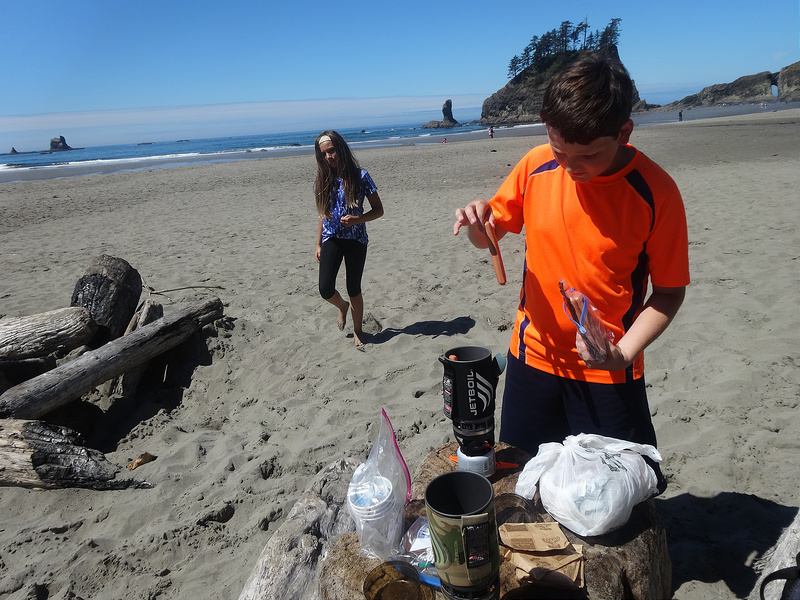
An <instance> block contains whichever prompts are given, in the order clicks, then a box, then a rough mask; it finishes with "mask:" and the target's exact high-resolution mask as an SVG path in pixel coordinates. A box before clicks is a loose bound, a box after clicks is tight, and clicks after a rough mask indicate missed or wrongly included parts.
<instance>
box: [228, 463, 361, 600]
mask: <svg viewBox="0 0 800 600" xmlns="http://www.w3.org/2000/svg"><path fill="white" fill-rule="evenodd" d="M357 466H358V461H356V460H355V459H352V458H343V459H340V460H337V461H334V462H332V463H331V464H330V465H328V466H327V467H326V468H325V469H323V470H322V471H320V472H319V473H318V474H317V476H316V477H315V478H314V480H313V481H312V482H311V483H310V484H309V486H308V488H307V489H306V491H305V493H304V494H303V495H302V496H301V497H300V499H299V500H298V501H297V502H296V503H295V505H294V506H293V507H292V510H291V512H289V515H288V516H287V517H286V521H284V522H283V524H282V525H281V526H280V527H279V528H278V530H277V531H276V532H275V533H274V535H273V536H272V537H271V538H270V539H269V541H267V544H266V546H264V550H263V551H262V552H261V555H260V556H259V557H258V561H256V565H255V567H254V568H253V571H252V572H251V574H250V577H249V578H248V579H247V582H245V585H244V588H243V589H242V593H241V594H240V595H239V600H261V599H262V598H281V600H319V599H320V595H319V589H318V587H317V584H316V581H317V574H318V571H319V569H320V566H321V564H322V562H323V561H324V559H325V557H326V555H327V551H328V547H329V546H330V545H331V544H332V543H333V541H334V540H336V539H337V538H338V537H339V536H340V535H342V534H343V533H346V532H348V531H352V530H353V529H354V527H355V526H354V525H353V519H352V518H351V517H350V513H348V512H347V502H346V498H347V486H348V484H349V483H350V479H351V478H352V476H353V472H354V471H355V469H356V467H357ZM354 597H355V596H354Z"/></svg>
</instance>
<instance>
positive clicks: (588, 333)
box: [558, 279, 614, 362]
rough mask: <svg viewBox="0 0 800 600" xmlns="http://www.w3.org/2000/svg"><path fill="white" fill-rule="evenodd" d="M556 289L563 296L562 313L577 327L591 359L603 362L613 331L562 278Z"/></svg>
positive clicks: (582, 295) (591, 306)
mask: <svg viewBox="0 0 800 600" xmlns="http://www.w3.org/2000/svg"><path fill="white" fill-rule="evenodd" d="M558 289H559V290H561V296H562V297H563V298H564V313H565V314H566V315H567V316H568V317H569V320H570V321H572V322H573V323H574V324H575V327H577V328H578V333H580V335H581V337H582V338H583V341H584V343H585V344H586V347H587V348H588V349H589V353H590V354H591V355H592V360H594V361H595V362H603V361H604V360H605V359H606V356H607V345H608V344H613V343H614V333H613V332H611V331H609V330H608V329H607V328H606V326H605V325H603V321H602V319H601V318H600V313H599V311H598V310H597V308H595V306H594V304H592V301H591V300H589V299H588V298H587V297H586V296H585V295H584V294H583V293H581V292H579V291H578V290H576V289H575V288H574V287H571V286H569V285H568V284H567V282H566V281H564V280H563V279H562V280H561V281H559V282H558Z"/></svg>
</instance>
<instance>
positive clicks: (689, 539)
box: [655, 492, 798, 598]
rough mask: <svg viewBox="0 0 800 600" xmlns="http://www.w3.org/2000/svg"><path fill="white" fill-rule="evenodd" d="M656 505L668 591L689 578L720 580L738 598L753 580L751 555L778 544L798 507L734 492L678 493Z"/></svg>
mask: <svg viewBox="0 0 800 600" xmlns="http://www.w3.org/2000/svg"><path fill="white" fill-rule="evenodd" d="M655 503H656V507H657V509H658V513H659V515H660V517H661V520H662V522H663V524H664V527H665V528H666V530H667V544H668V545H669V554H670V558H671V559H672V589H673V590H677V589H678V588H679V587H680V586H681V585H683V584H684V583H687V582H689V581H702V582H705V583H713V582H716V581H723V582H724V583H725V584H726V585H727V586H728V588H729V589H730V590H731V591H732V592H733V593H734V594H736V597H737V598H744V597H746V596H747V595H748V594H749V593H750V591H751V590H752V589H753V587H754V586H755V584H756V581H757V579H758V573H756V571H755V570H754V569H753V566H752V562H753V559H754V558H758V557H760V556H761V555H763V554H764V552H766V551H767V550H769V549H770V548H772V547H773V546H774V545H775V544H776V543H777V541H778V538H780V536H781V533H782V532H783V530H784V528H786V527H788V526H789V525H790V524H791V523H792V520H793V519H794V516H795V514H797V511H798V509H797V508H796V507H791V506H783V505H781V504H777V503H775V502H772V501H770V500H764V499H763V498H759V497H758V496H751V495H748V494H739V493H735V492H721V493H719V494H717V495H716V496H714V497H713V498H701V497H698V496H693V495H691V494H681V495H679V496H675V497H674V498H668V499H664V500H662V499H659V498H656V500H655Z"/></svg>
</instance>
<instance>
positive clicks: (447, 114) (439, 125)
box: [422, 100, 461, 129]
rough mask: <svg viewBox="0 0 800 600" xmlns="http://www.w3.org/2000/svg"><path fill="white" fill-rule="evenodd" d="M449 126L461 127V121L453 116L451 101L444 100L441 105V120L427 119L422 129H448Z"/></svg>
mask: <svg viewBox="0 0 800 600" xmlns="http://www.w3.org/2000/svg"><path fill="white" fill-rule="evenodd" d="M451 127H461V123H459V122H458V121H456V120H455V119H454V118H453V101H452V100H445V102H444V104H443V105H442V120H441V121H428V122H427V123H425V125H423V126H422V129H450V128H451Z"/></svg>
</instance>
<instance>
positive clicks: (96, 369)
mask: <svg viewBox="0 0 800 600" xmlns="http://www.w3.org/2000/svg"><path fill="white" fill-rule="evenodd" d="M222 316H223V308H222V302H221V301H220V299H219V298H213V299H210V300H206V301H204V302H200V303H197V304H193V305H190V306H188V307H186V308H183V309H181V310H178V311H175V312H174V313H171V314H169V315H167V316H166V317H164V318H162V319H159V320H157V321H155V322H153V323H151V324H149V325H146V326H144V327H142V328H141V329H139V330H137V331H134V332H133V333H131V334H130V335H126V336H123V337H121V338H117V339H115V340H113V341H111V342H109V343H107V344H105V345H104V346H102V347H100V348H98V349H97V350H93V351H91V352H86V353H85V354H83V355H81V356H80V357H79V358H77V359H75V360H73V361H71V362H68V363H66V364H63V365H61V366H59V367H56V368H55V369H53V370H52V371H48V372H47V373H43V374H42V375H39V376H38V377H35V378H33V379H31V380H29V381H25V382H23V383H21V384H19V385H16V386H14V387H12V388H11V389H9V390H6V392H5V393H4V394H3V395H1V396H0V417H13V418H17V419H38V418H39V417H41V416H43V415H45V414H47V413H48V412H51V411H53V410H55V409H56V408H60V407H61V406H64V405H66V404H69V403H70V402H72V401H74V400H76V399H78V398H80V397H81V396H82V395H83V394H85V393H87V392H89V391H91V390H92V389H93V388H94V387H96V386H98V385H100V384H101V383H103V382H104V381H108V380H109V379H112V378H114V377H117V376H119V375H121V374H122V373H125V372H126V371H128V370H129V369H132V368H133V367H136V366H137V365H140V364H142V363H144V362H145V361H147V360H150V359H151V358H153V357H154V356H157V355H159V354H161V353H162V352H165V351H166V350H169V349H170V348H172V347H174V346H177V345H178V344H180V343H182V342H184V341H185V340H187V339H188V338H189V337H190V336H191V335H192V334H193V333H195V332H196V331H199V330H200V329H201V328H202V327H203V326H204V325H206V324H208V323H211V322H213V321H215V320H216V319H219V318H221V317H222Z"/></svg>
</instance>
